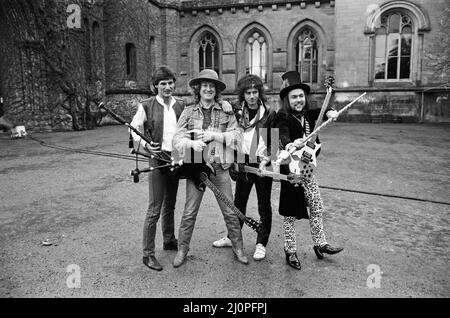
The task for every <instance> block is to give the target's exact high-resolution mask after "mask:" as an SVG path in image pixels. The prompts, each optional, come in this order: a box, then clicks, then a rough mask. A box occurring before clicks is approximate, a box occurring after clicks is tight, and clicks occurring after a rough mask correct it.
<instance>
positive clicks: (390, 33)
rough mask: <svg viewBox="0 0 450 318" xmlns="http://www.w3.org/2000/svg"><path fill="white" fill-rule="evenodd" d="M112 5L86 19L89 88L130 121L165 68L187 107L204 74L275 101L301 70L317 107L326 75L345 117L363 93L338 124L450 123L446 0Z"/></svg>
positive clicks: (137, 1) (230, 93)
mask: <svg viewBox="0 0 450 318" xmlns="http://www.w3.org/2000/svg"><path fill="white" fill-rule="evenodd" d="M92 1H94V0H92ZM105 2H106V3H107V4H108V5H102V6H97V7H96V9H95V10H97V11H95V10H94V11H93V7H91V8H90V9H89V8H87V10H86V11H85V12H87V14H84V18H85V19H88V21H87V22H86V23H88V24H89V25H90V26H92V28H90V29H89V30H90V31H89V32H91V33H90V34H91V35H88V34H85V36H87V37H88V38H91V39H92V37H94V38H95V40H94V41H93V40H90V43H91V45H90V46H89V47H90V50H91V53H89V54H88V55H87V56H91V61H93V62H92V63H86V64H85V67H86V68H91V69H93V68H95V71H91V73H90V74H93V76H94V78H93V79H92V80H93V82H94V83H98V84H99V87H100V90H101V92H102V94H104V95H105V97H106V99H107V100H108V102H109V103H110V105H114V107H115V109H118V110H119V111H120V112H121V113H123V114H126V115H127V117H130V116H131V115H132V113H133V112H134V109H135V105H136V103H135V102H136V101H139V100H141V99H143V98H146V97H148V96H150V95H151V94H152V92H151V82H152V72H153V70H154V69H155V67H156V66H158V65H162V64H165V65H169V66H170V67H172V68H173V69H174V70H175V71H176V73H177V74H178V79H177V91H176V94H177V95H178V96H180V97H182V98H184V99H186V100H187V101H188V102H190V101H191V98H190V94H189V89H188V85H187V83H188V81H189V79H190V78H192V77H193V76H195V75H196V74H197V73H198V72H199V71H200V70H201V69H203V68H213V69H216V70H217V72H218V73H219V74H220V77H221V78H222V79H223V80H224V81H225V82H226V84H227V90H226V91H225V92H224V94H223V95H224V98H226V99H229V100H230V101H233V100H235V98H236V96H235V87H236V83H237V81H238V79H239V78H240V77H241V76H243V75H244V74H246V73H254V74H258V75H260V76H261V77H262V78H263V79H264V81H265V85H266V89H267V92H268V96H269V100H270V103H271V104H273V105H275V104H276V103H277V98H278V92H279V88H280V85H281V77H280V76H281V74H283V73H284V72H285V71H287V70H293V69H297V70H299V71H300V73H301V74H302V79H303V81H304V82H307V83H309V84H310V85H311V87H312V95H311V99H312V104H313V106H315V107H320V105H321V102H322V101H323V98H324V94H325V88H324V85H323V83H324V80H325V78H326V77H328V76H333V77H334V78H335V94H334V96H333V100H332V103H333V104H334V105H335V107H336V108H338V109H339V108H341V107H342V106H344V105H345V104H347V103H349V102H350V101H352V100H353V99H354V98H356V97H357V96H359V95H360V94H361V93H363V92H367V95H366V96H365V97H364V98H363V99H361V100H360V101H359V102H358V103H356V104H355V105H354V106H353V107H352V108H351V109H349V111H348V112H346V113H345V114H344V115H342V117H341V118H340V120H345V121H355V122H445V121H450V114H449V109H450V107H449V106H450V105H449V99H448V87H449V84H448V83H449V82H450V70H449V69H448V63H449V62H448V61H449V60H450V56H449V46H450V41H449V39H448V36H447V34H446V32H447V29H448V27H449V26H450V24H449V23H450V22H449V21H448V20H449V17H450V4H449V3H448V0H435V1H427V0H394V1H392V0H389V1H386V0H357V1H356V0H335V1H333V0H321V1H314V0H272V1H269V0H210V1H206V0H185V1H176V0H167V1H162V0H160V1H158V0H117V1H105ZM89 10H90V11H89ZM94 27H95V28H98V30H100V31H99V32H95V30H94ZM80 32H83V31H80ZM84 32H87V31H84ZM94 34H96V35H94ZM37 77H40V76H37ZM94 108H95V106H94ZM8 109H9V112H11V110H10V109H11V107H9V108H8ZM94 110H95V109H94Z"/></svg>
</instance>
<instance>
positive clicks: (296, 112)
mask: <svg viewBox="0 0 450 318" xmlns="http://www.w3.org/2000/svg"><path fill="white" fill-rule="evenodd" d="M282 79H283V81H284V82H283V86H282V89H281V91H280V100H281V105H280V110H279V111H278V113H277V115H276V116H275V118H274V121H273V127H275V128H278V129H279V134H280V142H281V145H280V147H281V149H282V151H281V152H280V154H279V159H280V160H285V159H288V158H289V156H290V153H291V152H293V151H294V150H296V149H297V148H298V147H299V146H301V144H302V143H301V142H302V139H304V138H305V137H307V136H308V135H309V134H310V133H311V132H313V131H314V127H315V121H316V120H317V118H318V117H319V114H320V109H310V107H309V102H308V95H309V93H310V87H309V86H308V85H307V84H304V83H302V82H301V80H300V74H299V73H298V72H296V71H289V72H286V73H285V74H283V76H282ZM337 116H338V113H337V112H336V111H335V110H333V109H332V108H328V109H327V110H326V113H325V118H337ZM317 142H318V143H319V140H318V139H317ZM280 172H281V173H284V174H288V173H289V172H290V171H289V166H287V165H283V164H282V165H281V168H280ZM301 185H302V186H301V187H295V186H294V185H293V184H291V183H289V182H287V181H281V190H280V204H279V213H280V215H281V216H283V217H284V218H283V229H284V239H285V241H284V251H285V254H286V261H287V263H288V265H289V266H291V267H293V268H295V269H297V270H300V269H301V265H300V261H299V260H298V258H297V244H296V238H295V220H297V219H309V224H310V229H311V235H312V239H313V242H314V247H313V249H314V252H315V253H316V256H317V258H319V259H322V258H323V254H324V253H326V254H336V253H339V252H341V251H342V250H343V248H339V247H332V246H330V245H329V244H328V243H327V240H326V237H325V233H324V230H323V211H324V207H323V202H322V198H321V196H320V191H319V186H318V184H317V180H316V177H315V176H314V175H312V177H311V178H303V179H302V183H301ZM308 206H309V212H310V213H309V215H308V210H307V208H308Z"/></svg>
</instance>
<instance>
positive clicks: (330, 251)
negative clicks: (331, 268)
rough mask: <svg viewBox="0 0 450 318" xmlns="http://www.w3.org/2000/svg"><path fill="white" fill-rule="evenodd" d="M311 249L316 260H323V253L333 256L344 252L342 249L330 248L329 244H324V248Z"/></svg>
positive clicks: (315, 247)
mask: <svg viewBox="0 0 450 318" xmlns="http://www.w3.org/2000/svg"><path fill="white" fill-rule="evenodd" d="M313 249H314V253H316V256H317V258H318V259H323V253H325V254H330V255H333V254H337V253H339V252H342V250H344V248H343V247H332V246H331V245H330V244H325V245H324V246H314V247H313Z"/></svg>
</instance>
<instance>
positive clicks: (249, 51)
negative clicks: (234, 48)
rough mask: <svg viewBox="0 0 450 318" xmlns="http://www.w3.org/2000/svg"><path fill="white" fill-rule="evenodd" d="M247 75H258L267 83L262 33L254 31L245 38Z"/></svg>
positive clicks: (265, 45) (264, 40)
mask: <svg viewBox="0 0 450 318" xmlns="http://www.w3.org/2000/svg"><path fill="white" fill-rule="evenodd" d="M245 50H246V61H247V68H246V73H247V74H254V75H258V76H259V77H260V78H261V79H262V80H263V81H264V83H267V43H266V39H265V38H264V36H263V35H262V33H260V32H258V31H255V32H253V33H252V34H251V35H250V36H249V37H248V38H247V44H246V46H245Z"/></svg>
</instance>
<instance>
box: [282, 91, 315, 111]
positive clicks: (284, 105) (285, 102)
mask: <svg viewBox="0 0 450 318" xmlns="http://www.w3.org/2000/svg"><path fill="white" fill-rule="evenodd" d="M278 104H279V108H278V112H279V113H282V114H285V115H289V114H291V113H292V108H291V106H290V105H289V94H288V95H286V97H284V98H283V99H281V98H279V99H278ZM309 109H310V107H309V96H308V95H305V107H303V110H304V111H307V110H309Z"/></svg>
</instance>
